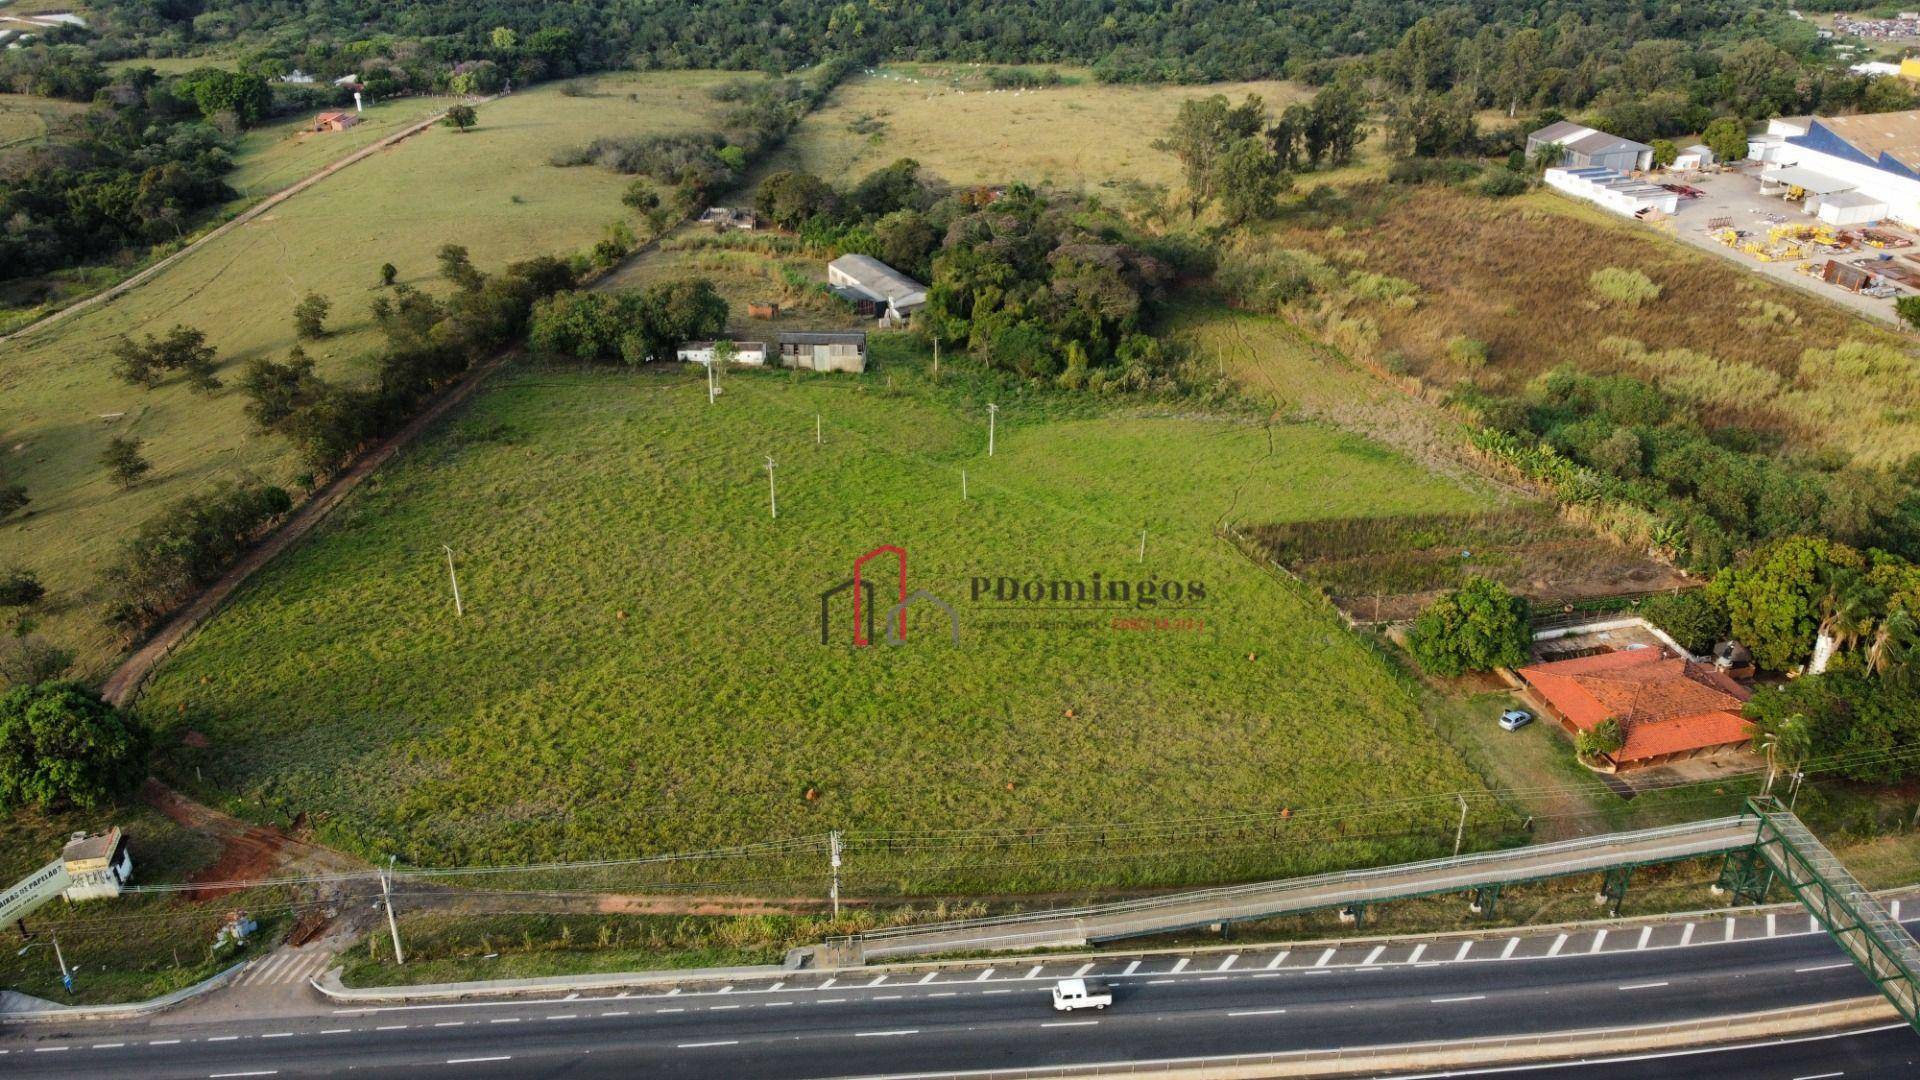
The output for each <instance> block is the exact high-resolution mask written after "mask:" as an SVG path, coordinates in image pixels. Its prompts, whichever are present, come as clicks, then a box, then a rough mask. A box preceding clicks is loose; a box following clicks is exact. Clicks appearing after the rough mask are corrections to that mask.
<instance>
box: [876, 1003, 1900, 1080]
mask: <svg viewBox="0 0 1920 1080" xmlns="http://www.w3.org/2000/svg"><path fill="white" fill-rule="evenodd" d="M1887 1022H1892V1023H1895V1024H1898V1023H1899V1022H1900V1016H1899V1013H1897V1012H1896V1011H1895V1010H1894V1008H1893V1006H1892V1005H1890V1004H1888V1003H1887V1002H1886V1001H1885V1000H1884V999H1882V998H1878V997H1872V998H1854V999H1851V1000H1848V1001H1841V1002H1834V1003H1830V1004H1826V1005H1815V1006H1797V1007H1795V1008H1791V1009H1778V1010H1770V1011H1768V1012H1762V1013H1752V1014H1748V1015H1745V1016H1739V1017H1733V1018H1728V1017H1719V1018H1715V1019H1711V1020H1697V1021H1682V1022H1679V1023H1673V1024H1657V1025H1647V1026H1644V1027H1624V1028H1590V1029H1585V1030H1576V1031H1562V1032H1549V1033H1546V1034H1542V1035H1530V1036H1523V1037H1519V1038H1513V1039H1461V1040H1456V1041H1451V1042H1429V1043H1405V1044H1401V1045H1398V1046H1373V1047H1357V1048H1355V1049H1352V1050H1345V1049H1334V1050H1298V1051H1292V1052H1288V1053H1278V1054H1258V1055H1246V1056H1237V1057H1219V1058H1184V1059H1182V1058H1174V1059H1162V1060H1157V1061H1131V1062H1113V1063H1107V1064H1099V1065H1060V1066H1053V1067H1046V1066H1041V1067H1036V1068H1026V1069H977V1070H976V1069H969V1070H955V1071H950V1072H934V1073H915V1074H911V1075H913V1076H914V1077H915V1078H916V1080H927V1078H931V1077H943V1076H950V1077H966V1078H967V1080H1042V1078H1047V1077H1080V1078H1083V1080H1097V1078H1102V1077H1122V1076H1126V1077H1137V1076H1140V1075H1143V1074H1149V1073H1150V1074H1152V1075H1154V1076H1158V1077H1166V1078H1168V1080H1269V1078H1275V1077H1295V1076H1383V1075H1401V1074H1404V1073H1408V1072H1421V1073H1423V1074H1424V1075H1435V1076H1452V1075H1456V1074H1457V1073H1458V1072H1459V1071H1461V1070H1467V1069H1474V1070H1478V1069H1499V1068H1500V1067H1502V1066H1518V1065H1522V1064H1534V1063H1549V1062H1555V1061H1563V1062H1595V1063H1598V1062H1605V1061H1607V1060H1609V1059H1613V1058H1618V1057H1620V1056H1621V1055H1632V1054H1648V1053H1657V1052H1659V1051H1663V1050H1674V1049H1680V1048H1685V1049H1697V1048H1701V1047H1706V1046H1725V1045H1729V1044H1739V1043H1751V1044H1754V1045H1768V1044H1771V1043H1776V1042H1782V1041H1792V1040H1793V1039H1794V1038H1795V1037H1796V1036H1797V1037H1801V1038H1818V1037H1820V1036H1821V1035H1825V1034H1828V1033H1838V1032H1840V1031H1841V1030H1842V1029H1845V1028H1871V1027H1873V1026H1875V1025H1877V1024H1881V1023H1887ZM895 1075H896V1076H897V1075H902V1074H895ZM867 1080H886V1077H885V1075H884V1074H883V1075H879V1076H870V1077H868V1078H867Z"/></svg>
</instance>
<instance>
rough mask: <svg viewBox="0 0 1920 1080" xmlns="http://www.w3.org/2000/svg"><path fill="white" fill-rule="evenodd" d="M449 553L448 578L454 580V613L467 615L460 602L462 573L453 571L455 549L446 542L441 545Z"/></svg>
mask: <svg viewBox="0 0 1920 1080" xmlns="http://www.w3.org/2000/svg"><path fill="white" fill-rule="evenodd" d="M440 546H441V547H442V548H443V549H445V550H446V553H447V579H448V580H449V581H452V582H453V613H454V614H455V615H465V614H466V613H467V609H466V607H465V606H464V605H462V604H461V603H460V575H459V574H456V573H454V572H453V549H452V548H451V547H448V546H447V545H446V544H441V545H440Z"/></svg>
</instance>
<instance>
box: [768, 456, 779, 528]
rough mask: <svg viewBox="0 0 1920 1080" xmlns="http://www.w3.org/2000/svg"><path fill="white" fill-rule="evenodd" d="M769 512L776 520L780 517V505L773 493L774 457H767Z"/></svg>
mask: <svg viewBox="0 0 1920 1080" xmlns="http://www.w3.org/2000/svg"><path fill="white" fill-rule="evenodd" d="M767 512H768V513H770V514H772V515H773V516H774V517H775V518H778V517H779V516H780V503H779V501H778V500H777V499H776V498H775V497H774V493H773V455H772V454H768V455H767Z"/></svg>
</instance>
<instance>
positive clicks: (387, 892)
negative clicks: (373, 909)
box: [380, 855, 407, 964]
mask: <svg viewBox="0 0 1920 1080" xmlns="http://www.w3.org/2000/svg"><path fill="white" fill-rule="evenodd" d="M397 859H399V856H398V855H389V856H387V869H385V870H382V871H381V872H380V895H381V896H382V897H383V898H384V899H385V900H386V902H387V931H388V932H389V933H391V934H392V935H393V962H394V963H396V964H404V963H406V962H407V954H406V953H403V952H401V951H400V924H399V923H398V922H396V921H394V918H393V889H392V888H391V887H390V886H389V884H388V879H389V878H390V877H391V875H392V871H393V864H394V862H395V861H396V860H397Z"/></svg>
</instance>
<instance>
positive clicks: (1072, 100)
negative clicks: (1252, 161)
mask: <svg viewBox="0 0 1920 1080" xmlns="http://www.w3.org/2000/svg"><path fill="white" fill-rule="evenodd" d="M1061 70H1062V71H1063V72H1064V73H1065V74H1067V75H1068V76H1069V80H1070V81H1068V82H1067V83H1065V84H1063V85H1060V86H1051V87H1046V88H1043V89H1037V90H1027V91H1025V92H1021V93H1016V92H1015V91H1012V90H1003V91H998V92H988V91H987V90H986V89H985V88H984V85H983V83H982V81H981V80H980V79H979V78H978V75H977V73H976V72H974V71H973V70H972V69H970V68H968V67H966V66H962V65H945V64H890V65H888V66H887V67H885V68H882V69H880V71H881V74H879V75H872V76H868V75H855V76H853V77H851V78H849V79H848V80H847V81H846V82H844V83H842V84H841V85H840V87H839V88H838V89H836V90H835V91H834V92H833V95H832V96H831V97H830V98H829V99H828V100H827V103H826V105H825V106H823V107H822V108H820V109H818V110H816V111H815V112H814V113H813V114H812V115H811V116H809V117H808V118H807V119H806V120H805V121H804V122H802V123H801V125H800V128H799V130H797V131H796V132H795V133H794V135H793V137H792V138H791V139H789V140H788V141H787V143H786V145H785V146H784V147H783V148H782V149H781V151H780V153H779V154H777V155H775V156H774V158H773V159H772V161H771V163H770V167H772V168H803V169H807V170H809V171H812V172H815V173H818V174H820V175H821V176H825V177H828V178H829V179H832V180H834V181H835V182H842V181H846V180H850V179H852V178H854V177H857V176H863V175H865V174H866V173H869V172H872V171H873V170H874V169H877V168H880V167H882V166H884V165H887V164H889V163H891V162H893V161H895V160H897V159H899V158H903V157H910V158H913V159H915V160H917V161H919V162H920V164H921V165H923V166H925V167H926V168H927V169H928V170H929V171H931V172H932V173H933V174H935V175H937V176H939V177H941V178H942V179H945V180H947V181H949V182H950V183H955V184H989V183H1008V182H1012V181H1021V182H1025V183H1029V184H1035V185H1045V186H1054V187H1067V188H1098V187H1105V186H1112V185H1115V184H1118V183H1123V182H1126V181H1138V182H1142V183H1147V184H1173V183H1175V182H1177V180H1178V178H1179V172H1180V167H1179V163H1178V162H1176V161H1175V160H1174V159H1173V157H1172V156H1171V155H1169V154H1166V153H1164V152H1162V151H1159V150H1155V149H1154V148H1153V147H1152V146H1151V145H1150V144H1151V143H1152V141H1153V140H1154V139H1156V138H1158V137H1159V136H1160V135H1161V134H1162V133H1163V132H1164V131H1165V130H1166V129H1167V126H1168V125H1169V124H1171V123H1172V122H1173V118H1174V114H1175V113H1177V112H1178V111H1179V109H1180V103H1181V102H1182V101H1185V100H1187V99H1189V98H1199V97H1206V96H1208V95H1211V94H1226V95H1227V96H1228V97H1230V98H1232V99H1233V100H1235V101H1236V102H1237V101H1239V100H1240V99H1241V98H1242V97H1244V96H1245V95H1246V94H1248V93H1254V94H1259V95H1260V96H1261V97H1262V98H1263V99H1264V100H1265V101H1266V103H1267V106H1268V108H1269V109H1276V110H1277V109H1279V108H1284V107H1285V106H1286V105H1287V104H1288V103H1290V102H1292V101H1295V100H1298V99H1299V98H1301V97H1302V96H1306V91H1304V90H1302V89H1301V88H1299V87H1296V86H1294V85H1293V84H1291V83H1285V82H1257V83H1221V84H1214V85H1208V86H1114V85H1106V84H1101V83H1096V82H1094V81H1093V80H1092V78H1091V77H1088V76H1086V75H1085V73H1084V72H1077V71H1072V70H1070V69H1061Z"/></svg>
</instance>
